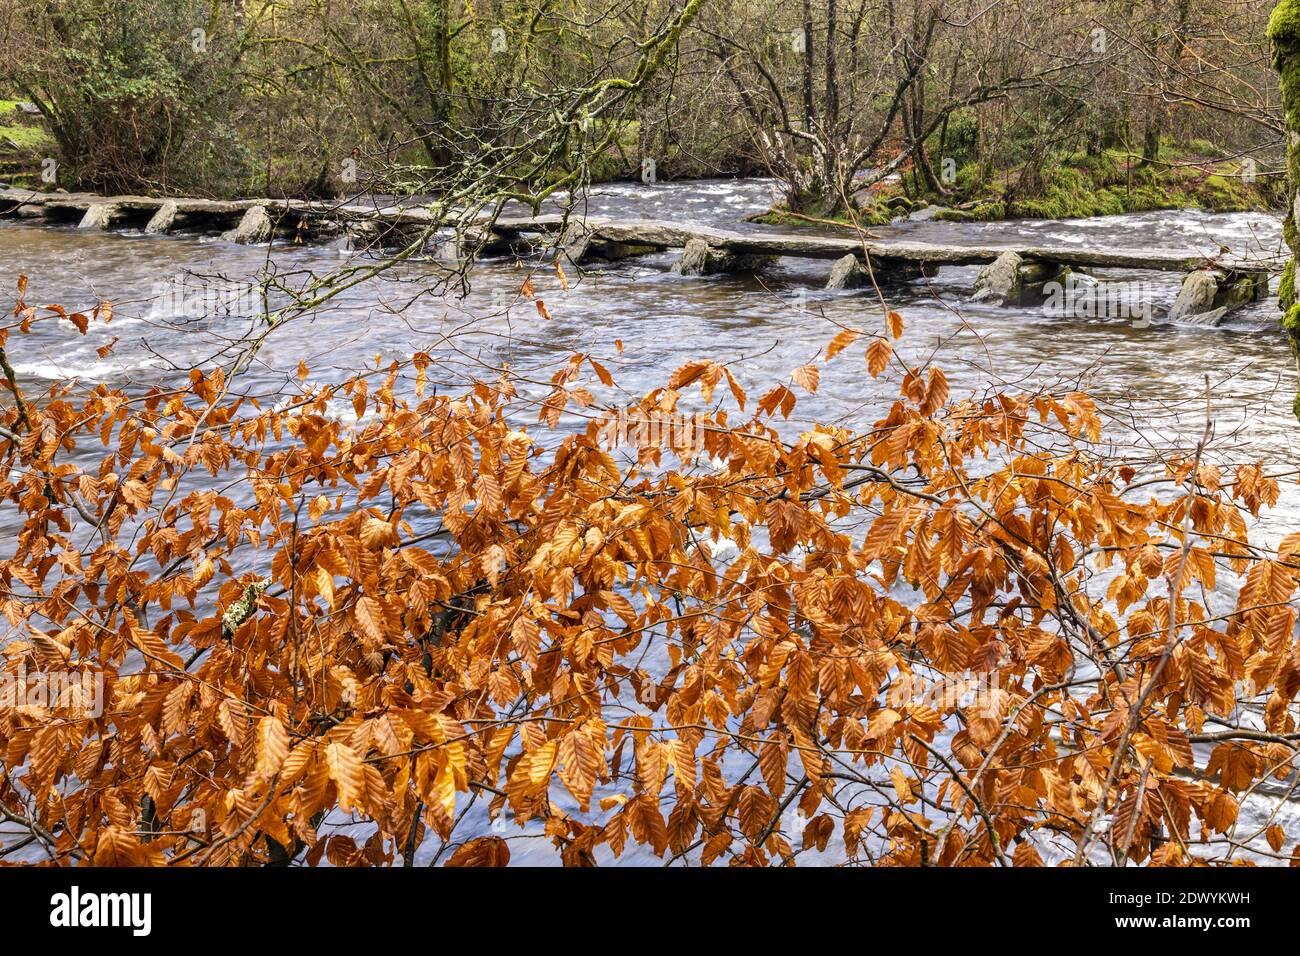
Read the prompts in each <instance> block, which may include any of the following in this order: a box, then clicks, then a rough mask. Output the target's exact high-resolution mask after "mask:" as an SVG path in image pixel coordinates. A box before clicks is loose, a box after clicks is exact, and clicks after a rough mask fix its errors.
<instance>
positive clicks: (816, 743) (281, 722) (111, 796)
mask: <svg viewBox="0 0 1300 956" xmlns="http://www.w3.org/2000/svg"><path fill="white" fill-rule="evenodd" d="M564 284H565V278H564V276H563V273H562V272H561V271H560V270H556V272H555V275H554V276H553V277H552V278H550V279H547V278H546V276H544V275H542V274H540V273H539V274H535V275H533V276H532V277H531V278H530V279H529V280H528V282H527V284H526V286H525V288H524V290H523V293H524V294H525V295H529V296H534V297H539V296H545V297H546V298H547V299H548V300H549V304H548V305H545V306H539V311H541V312H549V311H551V310H554V309H558V308H562V307H563V298H564V288H563V287H564ZM24 285H25V284H24V283H22V282H20V283H19V286H18V296H17V301H16V302H15V305H14V308H13V310H12V315H13V318H12V321H11V322H10V323H9V324H8V325H7V326H6V327H5V328H4V330H3V333H0V334H3V336H4V338H5V341H4V345H5V348H6V349H7V350H8V351H9V352H10V353H13V352H14V351H18V350H21V349H22V343H23V334H24V332H26V331H27V330H28V329H30V328H31V327H32V326H33V325H35V324H36V323H41V322H62V323H70V327H71V326H75V327H76V328H77V329H80V330H85V329H87V328H88V326H89V324H90V323H92V322H108V321H110V320H111V309H110V308H108V307H107V306H104V307H101V308H99V309H97V310H95V312H94V313H89V314H80V313H67V312H65V311H63V310H62V309H60V308H57V307H54V306H50V307H45V308H40V307H36V306H32V305H29V304H27V303H26V302H25V301H24V300H23V289H24ZM539 301H540V300H539ZM538 321H545V320H544V319H542V318H540V317H539V319H538ZM903 336H904V319H903V317H902V316H900V315H899V314H898V313H895V312H890V313H888V315H887V317H886V321H885V323H884V325H883V327H879V328H860V329H845V330H843V331H841V332H840V333H839V334H837V335H836V336H835V338H834V339H833V340H832V341H831V342H830V343H829V344H828V346H827V348H826V351H825V354H824V355H823V357H822V358H821V359H819V360H817V361H814V362H811V363H809V364H806V365H803V366H801V367H799V368H796V369H792V370H791V372H790V375H789V377H788V378H787V379H786V380H784V381H778V382H770V383H754V382H747V381H742V377H741V376H740V375H738V374H737V373H736V371H734V370H733V369H732V368H730V367H728V366H725V365H721V364H718V363H717V362H714V361H711V360H709V359H707V358H701V359H699V360H697V361H692V362H688V363H687V364H685V365H683V366H682V367H680V368H679V369H677V370H676V371H675V372H674V373H673V374H672V375H671V376H670V377H669V378H668V380H667V381H666V382H665V383H664V384H663V385H662V386H661V387H659V388H656V389H654V390H652V391H650V392H649V393H647V394H645V395H644V397H643V398H641V399H640V400H639V401H637V402H633V403H631V404H629V405H626V406H625V405H610V404H608V403H602V402H600V401H598V400H597V399H596V395H597V394H599V393H600V390H601V389H603V388H608V387H609V386H610V385H611V384H613V383H614V379H613V376H612V374H611V373H610V372H609V371H608V370H607V369H606V368H605V367H604V366H603V365H602V364H600V363H599V362H598V361H596V360H594V359H593V358H592V357H591V356H589V355H586V354H574V355H572V356H571V357H570V358H569V359H568V360H567V361H566V362H564V363H563V364H562V365H560V366H559V367H558V368H557V369H556V370H555V373H554V375H553V377H552V379H551V382H550V385H549V391H548V392H544V393H541V394H538V393H537V392H536V390H535V388H534V387H533V385H532V383H530V382H523V381H520V380H518V379H516V378H515V377H514V376H513V375H512V374H511V373H510V372H509V370H508V369H505V368H501V369H499V370H497V371H496V372H490V373H486V374H484V375H482V376H480V377H478V378H476V379H475V380H463V381H456V380H454V379H447V378H444V375H445V374H447V373H445V372H444V371H443V369H442V368H441V367H440V365H439V364H438V363H437V362H436V361H435V356H434V355H431V354H426V353H421V352H416V353H414V354H412V355H411V356H410V357H409V359H406V360H403V361H394V362H392V363H389V364H385V365H383V366H375V367H367V368H364V369H361V370H359V371H358V372H357V373H356V374H354V375H351V376H349V377H348V378H346V380H344V381H342V382H340V383H337V384H320V383H317V382H316V381H315V379H314V375H313V372H312V370H311V369H309V368H306V367H302V368H300V369H299V374H300V382H301V392H300V394H299V395H297V396H296V397H295V398H294V399H293V400H291V401H285V402H282V403H280V405H279V406H277V407H276V408H270V409H268V408H264V407H259V404H258V402H257V401H256V400H255V399H254V398H253V397H252V396H248V395H245V394H242V393H241V390H240V388H239V387H238V383H239V379H238V377H227V376H226V374H225V373H224V371H223V370H221V369H213V370H209V371H203V370H195V371H194V372H193V373H192V374H191V376H190V379H189V381H188V383H185V384H183V385H181V386H179V387H174V388H162V387H157V388H152V389H149V390H147V391H145V392H143V393H136V394H130V393H127V392H126V391H123V390H120V389H115V388H111V387H108V386H98V387H94V388H91V389H88V390H77V389H75V388H74V387H72V386H70V385H64V384H55V385H53V386H51V388H50V389H49V391H48V393H46V394H32V393H31V392H30V391H29V390H27V389H24V388H23V387H22V384H21V383H20V382H18V381H16V379H15V378H14V376H13V375H12V374H10V375H9V376H8V378H7V381H8V388H9V392H10V395H9V399H10V401H9V403H8V404H6V405H5V406H4V410H3V412H0V441H3V443H4V444H3V449H2V452H3V456H4V457H3V463H4V465H3V472H0V499H2V500H3V502H4V507H5V508H7V509H10V511H11V512H13V513H16V514H19V515H21V516H22V524H21V528H20V530H19V533H18V534H17V536H16V538H15V539H14V542H13V546H12V548H11V549H10V550H9V552H8V553H6V555H5V557H4V560H3V561H0V582H2V583H3V592H2V593H0V611H3V613H4V615H5V617H6V620H7V622H8V624H9V626H10V628H11V629H12V631H13V639H12V640H10V642H9V643H7V644H6V645H5V647H4V650H3V667H4V670H5V672H6V673H7V674H9V675H11V676H16V675H18V674H19V673H20V672H23V671H24V670H25V672H28V673H34V672H37V671H46V672H48V671H51V670H54V671H66V672H71V673H86V674H91V675H98V677H99V678H101V679H102V681H103V702H102V709H98V710H97V709H95V708H93V707H90V706H88V704H89V701H88V698H87V697H86V695H85V693H84V692H83V690H81V689H80V688H82V686H83V685H81V684H76V683H73V684H71V685H70V686H68V687H67V688H65V690H64V691H63V692H62V693H60V694H59V695H57V696H54V697H51V698H49V699H46V700H44V701H43V702H42V701H35V702H33V701H31V700H25V701H22V702H19V705H17V706H12V707H6V708H4V709H3V710H2V711H0V736H3V739H4V740H5V741H6V746H5V748H4V749H3V751H2V752H0V758H2V760H3V774H2V776H0V815H3V816H4V818H5V819H6V820H8V821H9V822H10V823H11V824H15V825H17V826H20V827H22V828H24V829H25V830H26V831H27V832H28V833H29V834H30V843H29V844H26V845H34V846H36V847H39V849H40V851H41V853H42V854H43V856H44V858H45V859H47V860H49V861H54V862H60V863H67V862H72V861H77V862H86V863H95V864H101V865H113V864H128V863H129V864H146V863H147V864H155V865H223V864H241V865H257V864H263V865H270V864H276V863H285V862H288V861H290V860H293V861H305V862H306V863H309V864H311V863H316V862H319V861H320V860H322V859H328V860H329V861H330V862H332V863H334V864H336V865H388V864H398V863H402V864H406V865H410V864H411V863H412V862H414V860H415V858H416V855H417V851H418V852H421V853H422V854H423V856H422V857H421V859H422V860H423V859H430V858H431V859H432V860H433V861H435V862H438V863H447V864H448V865H499V864H503V863H505V862H507V861H508V860H509V858H510V855H511V841H512V835H513V834H515V833H517V832H519V831H518V829H517V828H519V827H521V826H524V825H527V824H529V823H530V821H537V822H536V823H535V824H534V826H540V827H542V828H543V832H544V833H545V836H546V838H547V839H548V840H549V841H550V842H551V843H552V844H553V845H554V847H555V849H556V852H557V853H558V854H559V855H560V856H561V858H562V859H563V860H564V862H565V863H567V864H570V865H579V866H580V865H591V864H593V863H596V862H599V861H602V860H609V859H612V858H617V857H618V856H620V855H621V854H623V853H625V852H627V849H628V847H629V846H631V845H640V846H642V847H643V848H644V849H645V850H647V851H648V852H650V853H653V854H654V855H656V856H658V857H660V858H662V859H663V860H666V861H675V862H681V863H691V864H711V863H715V862H723V861H725V862H728V863H733V864H743V865H769V864H777V865H782V864H789V863H793V862H797V861H798V860H799V858H800V856H801V854H805V853H808V852H809V851H811V850H813V849H817V850H824V849H826V848H827V847H828V846H829V845H830V844H831V842H832V841H834V842H835V844H836V846H837V847H842V853H843V855H844V856H845V857H846V858H847V859H848V860H850V861H854V860H856V861H862V862H871V863H878V864H894V865H898V864H903V865H922V864H932V865H1012V864H1014V865H1038V864H1041V863H1045V862H1061V861H1065V862H1075V863H1081V862H1085V861H1097V860H1100V859H1109V860H1111V861H1114V862H1124V861H1128V860H1132V861H1136V862H1150V863H1156V864H1170V865H1172V864H1190V863H1193V862H1197V861H1198V860H1220V861H1226V860H1229V859H1232V858H1234V857H1235V856H1236V855H1239V854H1240V852H1241V848H1242V847H1244V846H1246V845H1247V844H1251V846H1252V848H1253V849H1254V850H1255V852H1257V853H1263V854H1264V855H1265V856H1267V855H1277V856H1279V857H1281V858H1288V857H1287V854H1289V853H1291V852H1292V850H1293V848H1294V841H1295V839H1296V834H1294V833H1290V832H1288V831H1287V830H1286V828H1285V827H1284V826H1283V825H1282V823H1281V822H1279V820H1276V819H1274V820H1269V821H1268V822H1267V823H1266V824H1263V825H1261V826H1259V827H1255V828H1252V827H1246V826H1244V825H1243V823H1242V822H1241V819H1240V817H1239V815H1238V811H1239V807H1240V806H1241V804H1242V802H1243V801H1245V800H1248V799H1250V798H1251V797H1252V795H1254V794H1256V793H1258V792H1259V791H1260V790H1261V788H1267V787H1269V786H1270V784H1269V781H1270V778H1276V779H1277V780H1279V781H1287V780H1290V778H1291V773H1290V766H1291V763H1292V761H1293V760H1294V758H1295V753H1296V747H1297V741H1298V740H1300V728H1297V726H1296V718H1295V711H1294V707H1293V706H1292V705H1293V701H1294V695H1295V693H1296V690H1297V688H1300V677H1298V671H1297V666H1298V664H1300V657H1297V654H1296V652H1295V638H1294V627H1295V622H1296V606H1295V592H1296V587H1297V582H1298V580H1300V578H1298V576H1297V572H1298V570H1300V560H1298V559H1300V533H1296V534H1291V535H1289V536H1287V537H1286V538H1284V539H1283V540H1282V541H1281V542H1280V544H1279V545H1278V546H1277V547H1276V548H1270V547H1266V546H1264V545H1262V544H1261V543H1259V542H1252V541H1251V540H1250V539H1249V536H1248V534H1247V518H1248V517H1249V516H1252V515H1255V514H1257V513H1259V512H1260V510H1261V509H1263V508H1266V507H1267V506H1269V505H1270V504H1271V503H1273V502H1274V501H1275V500H1276V499H1277V496H1278V493H1279V486H1278V482H1277V480H1276V478H1274V477H1272V476H1270V475H1269V474H1267V473H1266V472H1265V471H1264V470H1263V469H1262V468H1260V467H1256V466H1240V467H1237V468H1235V469H1234V470H1229V471H1225V470H1224V469H1223V468H1221V467H1219V466H1217V465H1216V464H1214V463H1213V462H1212V461H1211V460H1210V458H1209V457H1208V451H1209V449H1210V447H1211V437H1212V430H1213V409H1212V408H1210V409H1208V410H1207V426H1206V437H1205V439H1204V440H1203V441H1202V442H1200V443H1199V444H1198V446H1197V447H1195V448H1189V449H1187V451H1186V454H1185V455H1184V456H1182V457H1181V458H1178V459H1175V460H1164V461H1150V462H1147V463H1145V464H1143V463H1133V462H1125V461H1117V460H1114V459H1112V458H1110V457H1108V455H1107V454H1106V453H1105V452H1104V448H1105V447H1106V446H1105V444H1104V436H1103V433H1102V421H1101V418H1100V416H1099V414H1098V410H1097V408H1096V406H1095V404H1094V402H1093V401H1092V400H1091V399H1089V397H1088V396H1087V395H1084V394H1081V393H1068V394H1060V395H1052V394H1048V393H1045V392H1032V393H1016V394H1010V393H1008V394H990V395H988V396H968V397H954V396H951V395H950V394H949V389H948V385H947V380H946V377H945V376H944V373H943V371H942V369H941V368H940V367H938V366H937V365H934V364H924V363H922V364H915V363H912V362H909V361H908V360H907V359H906V358H905V355H906V352H905V351H903V350H901V349H900V347H899V346H900V341H901V339H902V337H903ZM830 362H839V363H843V362H853V363H858V364H859V367H860V368H861V370H862V374H863V375H864V376H872V377H877V378H879V379H880V380H881V381H889V382H892V383H893V384H894V386H895V387H896V389H897V393H896V395H897V397H896V398H895V399H894V401H893V402H892V405H891V406H890V407H889V409H888V411H887V413H886V414H885V415H884V417H882V418H881V419H880V420H879V421H877V422H875V424H874V425H873V426H872V427H870V428H868V429H866V430H865V431H861V432H855V431H851V430H848V429H845V428H830V427H812V428H809V429H808V430H805V431H803V432H802V433H800V434H797V435H787V434H785V432H786V429H785V428H784V427H783V422H784V420H785V418H786V417H788V416H789V415H790V414H791V413H792V411H794V409H795V408H796V406H797V405H798V404H799V403H800V402H801V401H803V400H804V396H806V395H807V394H808V393H811V392H815V391H816V390H817V388H818V386H819V383H820V377H821V374H820V373H821V368H822V367H823V366H824V365H825V364H826V363H830ZM338 399H342V400H344V401H347V402H350V403H351V406H352V409H353V411H354V413H355V415H356V422H355V424H352V425H348V424H346V423H344V422H343V421H342V420H341V419H340V417H339V416H338V415H337V413H336V412H332V411H331V407H332V405H331V402H332V400H338ZM569 414H576V415H578V416H582V417H584V418H585V419H586V421H587V424H586V426H585V427H582V428H579V429H577V430H576V431H575V430H572V429H571V430H570V431H569V432H568V433H567V434H564V435H562V436H557V437H558V438H559V440H558V442H553V441H550V440H548V441H545V442H543V441H541V440H540V436H539V431H540V432H543V433H544V432H546V431H547V430H550V429H555V428H557V427H559V426H560V423H561V416H562V415H569ZM529 420H531V421H533V422H535V425H533V426H529V425H528V424H527V422H528V421H529ZM628 422H631V423H633V424H634V426H635V427H634V428H633V432H635V433H636V436H637V437H635V438H632V437H630V436H631V434H632V432H629V431H628V430H627V429H626V427H624V426H626V424H627V423H628ZM646 422H660V423H662V422H672V423H675V424H674V425H673V426H672V427H667V428H658V429H651V430H649V431H647V430H645V429H643V428H641V425H642V424H644V423H646ZM623 441H631V442H632V445H631V448H630V450H629V448H628V447H626V446H621V445H620V444H619V443H620V442H623ZM547 447H549V448H551V449H553V450H551V451H546V450H544V449H545V448H547ZM1229 581H1231V582H1237V583H1238V584H1239V588H1238V590H1237V591H1236V593H1235V595H1233V596H1230V597H1225V596H1224V591H1223V590H1222V589H1220V588H1219V586H1220V585H1222V584H1224V583H1225V582H1229ZM1251 702H1255V703H1256V704H1257V705H1258V706H1259V707H1260V712H1261V715H1262V717H1261V720H1262V721H1263V725H1262V727H1261V728H1260V729H1245V728H1243V727H1242V726H1241V725H1240V724H1239V723H1238V722H1236V721H1234V720H1233V719H1232V717H1233V715H1234V714H1235V712H1236V711H1237V709H1238V708H1240V707H1242V706H1244V705H1247V704H1249V703H1251ZM1293 785H1294V784H1293V783H1292V784H1285V783H1284V784H1282V786H1283V789H1286V787H1287V786H1293ZM476 804H477V805H479V806H483V807H485V808H486V810H487V812H488V813H490V814H491V815H492V816H493V817H495V818H497V819H499V820H501V821H502V825H501V826H500V827H499V828H496V830H497V832H492V833H490V834H484V833H482V832H479V833H476V834H473V835H472V837H471V838H466V836H465V835H464V830H465V826H466V823H465V821H466V819H467V810H468V808H470V807H471V806H474V805H476ZM344 824H362V826H361V827H360V828H358V827H356V826H344ZM1257 829H1258V830H1259V831H1260V832H1256V830H1257ZM534 832H535V831H534ZM1252 841H1254V843H1252ZM1261 847H1262V849H1261ZM421 848H424V849H423V850H421ZM10 849H11V848H10ZM4 852H6V853H7V852H9V849H6V850H5V851H4Z"/></svg>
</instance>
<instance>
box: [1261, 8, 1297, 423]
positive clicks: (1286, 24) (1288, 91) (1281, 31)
mask: <svg viewBox="0 0 1300 956" xmlns="http://www.w3.org/2000/svg"><path fill="white" fill-rule="evenodd" d="M1268 38H1269V40H1270V41H1271V42H1272V45H1273V68H1274V69H1275V70H1277V72H1278V74H1279V75H1280V77H1281V83H1282V108H1283V110H1284V111H1285V113H1286V128H1287V151H1286V152H1287V206H1286V219H1285V220H1283V223H1282V235H1283V237H1284V238H1285V239H1286V244H1287V246H1288V248H1290V250H1291V261H1290V262H1288V263H1287V266H1286V271H1285V272H1284V273H1283V274H1282V284H1281V287H1280V289H1279V299H1280V305H1281V307H1282V310H1283V315H1282V328H1283V329H1285V330H1286V333H1287V336H1288V337H1289V338H1290V339H1291V351H1292V352H1293V353H1294V354H1295V357H1296V368H1297V371H1300V302H1297V300H1296V290H1295V262H1296V256H1297V255H1300V231H1298V229H1297V222H1296V220H1297V213H1298V212H1300V210H1297V208H1296V207H1297V205H1300V0H1281V2H1280V3H1278V4H1277V5H1276V6H1275V7H1274V8H1273V15H1272V16H1271V17H1269V21H1268ZM1294 410H1295V412H1296V417H1297V418H1300V394H1297V396H1296V401H1295V405H1294Z"/></svg>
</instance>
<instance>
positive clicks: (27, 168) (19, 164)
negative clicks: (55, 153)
mask: <svg viewBox="0 0 1300 956" xmlns="http://www.w3.org/2000/svg"><path fill="white" fill-rule="evenodd" d="M53 148H54V140H53V139H52V138H51V136H50V134H49V133H48V132H46V130H45V127H44V126H43V125H42V122H41V118H40V117H39V116H31V115H29V114H28V113H25V112H23V110H22V107H21V104H20V101H19V100H0V181H2V182H7V183H9V184H10V185H15V186H33V185H36V184H37V182H38V181H39V173H40V165H41V159H42V158H43V157H45V156H48V155H50V153H51V151H52V150H53Z"/></svg>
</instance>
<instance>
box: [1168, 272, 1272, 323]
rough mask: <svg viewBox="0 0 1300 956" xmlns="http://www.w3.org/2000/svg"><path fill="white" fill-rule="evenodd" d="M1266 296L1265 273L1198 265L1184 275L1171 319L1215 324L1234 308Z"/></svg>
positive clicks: (1266, 281) (1172, 309) (1266, 283)
mask: <svg viewBox="0 0 1300 956" xmlns="http://www.w3.org/2000/svg"><path fill="white" fill-rule="evenodd" d="M1267 297H1268V276H1266V275H1260V274H1259V273H1250V272H1240V271H1236V270H1233V269H1197V270H1196V271H1195V272H1192V273H1189V274H1188V276H1187V278H1185V279H1183V286H1182V288H1181V289H1179V290H1178V298H1176V299H1175V300H1174V304H1173V306H1172V307H1171V308H1170V309H1169V320H1170V321H1171V322H1183V323H1187V324H1189V325H1218V324H1219V322H1221V321H1222V320H1223V318H1224V317H1225V316H1226V315H1227V314H1228V313H1229V312H1232V311H1233V310H1234V309H1239V308H1241V307H1242V306H1243V305H1247V304H1249V303H1251V302H1259V301H1260V300H1262V299H1265V298H1267Z"/></svg>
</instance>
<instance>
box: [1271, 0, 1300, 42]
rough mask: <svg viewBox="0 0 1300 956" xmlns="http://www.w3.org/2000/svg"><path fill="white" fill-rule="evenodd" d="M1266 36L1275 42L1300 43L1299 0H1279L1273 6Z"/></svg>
mask: <svg viewBox="0 0 1300 956" xmlns="http://www.w3.org/2000/svg"><path fill="white" fill-rule="evenodd" d="M1268 38H1269V39H1270V40H1272V41H1273V42H1274V43H1276V44H1292V43H1300V0H1280V2H1279V3H1278V4H1277V5H1276V6H1275V7H1273V13H1272V14H1271V15H1270V16H1269V18H1268Z"/></svg>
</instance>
